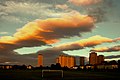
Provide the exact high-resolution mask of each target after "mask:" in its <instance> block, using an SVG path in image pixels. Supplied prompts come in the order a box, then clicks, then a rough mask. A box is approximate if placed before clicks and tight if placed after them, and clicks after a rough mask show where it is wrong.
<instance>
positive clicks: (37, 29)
mask: <svg viewBox="0 0 120 80" xmlns="http://www.w3.org/2000/svg"><path fill="white" fill-rule="evenodd" d="M73 14H74V15H73ZM94 27H95V26H94V20H93V19H92V18H91V17H89V16H87V15H81V14H80V13H78V12H76V11H73V12H71V13H68V14H65V15H63V16H62V17H60V18H48V19H45V20H35V21H33V22H29V23H27V24H26V25H25V26H23V27H22V28H21V29H19V30H17V32H16V33H15V34H14V35H13V36H3V37H1V38H0V46H1V47H5V48H6V49H7V47H10V46H7V47H6V46H5V45H4V46H3V44H10V45H12V46H11V48H13V50H14V49H16V48H21V47H33V46H41V45H45V44H52V43H55V42H58V41H59V39H60V38H66V37H72V36H80V35H81V33H83V32H90V31H91V30H92V29H93V28H94ZM13 45H14V47H13ZM8 49H9V48H8Z"/></svg>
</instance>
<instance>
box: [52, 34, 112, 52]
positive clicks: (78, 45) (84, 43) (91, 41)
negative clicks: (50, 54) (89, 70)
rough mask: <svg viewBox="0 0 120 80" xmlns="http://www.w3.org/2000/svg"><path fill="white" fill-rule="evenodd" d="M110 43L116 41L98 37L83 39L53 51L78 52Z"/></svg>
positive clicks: (55, 48) (62, 45)
mask: <svg viewBox="0 0 120 80" xmlns="http://www.w3.org/2000/svg"><path fill="white" fill-rule="evenodd" d="M109 42H110V43H111V42H114V39H110V38H106V37H102V36H100V35H96V36H92V37H90V38H88V39H82V40H79V41H76V42H70V43H66V44H61V45H59V46H56V47H54V48H53V50H58V51H68V50H78V49H83V48H85V47H93V46H96V45H100V44H102V43H109Z"/></svg>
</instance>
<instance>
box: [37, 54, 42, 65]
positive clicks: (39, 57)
mask: <svg viewBox="0 0 120 80" xmlns="http://www.w3.org/2000/svg"><path fill="white" fill-rule="evenodd" d="M38 66H43V55H42V54H38Z"/></svg>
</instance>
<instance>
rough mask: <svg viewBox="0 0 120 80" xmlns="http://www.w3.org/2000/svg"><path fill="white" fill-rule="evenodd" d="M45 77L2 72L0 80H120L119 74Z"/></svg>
mask: <svg viewBox="0 0 120 80" xmlns="http://www.w3.org/2000/svg"><path fill="white" fill-rule="evenodd" d="M45 75H46V77H45V78H42V72H41V70H0V80H120V73H119V72H85V71H64V76H63V78H60V77H55V75H56V73H50V74H49V73H48V74H45ZM51 75H52V76H51ZM47 76H48V77H47Z"/></svg>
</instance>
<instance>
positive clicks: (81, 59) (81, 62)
mask: <svg viewBox="0 0 120 80" xmlns="http://www.w3.org/2000/svg"><path fill="white" fill-rule="evenodd" d="M84 63H85V57H80V65H81V66H84Z"/></svg>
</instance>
